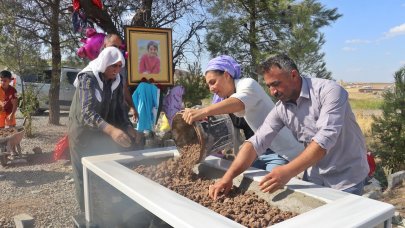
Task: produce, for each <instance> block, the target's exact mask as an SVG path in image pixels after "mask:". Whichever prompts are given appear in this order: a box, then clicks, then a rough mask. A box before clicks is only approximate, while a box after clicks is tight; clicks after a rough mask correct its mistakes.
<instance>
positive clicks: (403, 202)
mask: <svg viewBox="0 0 405 228" xmlns="http://www.w3.org/2000/svg"><path fill="white" fill-rule="evenodd" d="M380 201H383V202H386V203H389V204H392V205H394V206H395V210H396V211H398V212H399V213H400V215H401V217H402V218H405V183H402V185H400V186H397V187H395V188H394V189H392V190H391V191H390V192H389V193H387V194H384V195H383V197H382V198H381V199H380Z"/></svg>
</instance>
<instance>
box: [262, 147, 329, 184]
mask: <svg viewBox="0 0 405 228" xmlns="http://www.w3.org/2000/svg"><path fill="white" fill-rule="evenodd" d="M325 154H326V150H325V149H323V148H322V147H321V146H319V144H318V143H316V142H315V141H312V142H311V143H310V144H309V145H308V146H307V148H305V150H304V151H303V152H302V153H301V154H300V155H299V156H298V157H296V158H295V159H294V160H292V161H291V162H290V163H288V164H286V165H283V166H278V167H276V168H274V169H273V170H272V171H271V172H270V173H269V174H267V175H266V176H265V177H264V178H263V179H262V180H261V181H260V183H259V186H260V189H261V190H262V191H263V192H274V191H276V190H277V189H280V188H282V187H283V186H284V185H286V184H287V182H288V181H289V180H290V179H291V178H293V177H295V176H296V175H298V174H299V173H301V172H302V171H304V170H306V169H307V168H309V167H311V166H313V165H315V164H316V163H317V162H319V161H320V160H321V159H322V158H323V157H324V156H325Z"/></svg>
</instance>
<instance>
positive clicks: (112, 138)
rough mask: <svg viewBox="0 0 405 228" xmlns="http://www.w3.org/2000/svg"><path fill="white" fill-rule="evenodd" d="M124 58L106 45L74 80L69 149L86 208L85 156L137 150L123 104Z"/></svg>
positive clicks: (115, 49)
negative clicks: (74, 90) (83, 163)
mask: <svg viewBox="0 0 405 228" xmlns="http://www.w3.org/2000/svg"><path fill="white" fill-rule="evenodd" d="M124 64H125V59H124V56H123V55H122V54H121V51H120V50H119V49H117V48H115V47H107V48H105V49H103V51H101V53H100V55H99V56H98V57H97V58H96V59H94V60H93V61H91V62H90V63H89V65H87V66H86V67H85V68H84V69H83V70H82V71H81V72H80V73H79V74H78V75H77V80H76V81H75V82H74V84H75V86H76V92H75V95H74V96H73V100H72V104H71V106H70V112H69V149H70V156H71V160H72V167H73V176H74V180H75V187H76V197H77V200H78V203H79V205H80V209H81V210H82V211H84V196H83V166H82V163H81V159H82V158H83V157H86V156H93V155H100V154H108V153H115V152H120V151H127V150H131V149H134V146H135V141H136V136H137V133H136V131H135V130H134V128H133V127H132V124H131V122H130V121H129V117H128V112H127V109H126V108H125V106H124V102H123V101H124V92H123V79H122V77H121V76H120V74H119V72H120V71H121V68H123V67H124Z"/></svg>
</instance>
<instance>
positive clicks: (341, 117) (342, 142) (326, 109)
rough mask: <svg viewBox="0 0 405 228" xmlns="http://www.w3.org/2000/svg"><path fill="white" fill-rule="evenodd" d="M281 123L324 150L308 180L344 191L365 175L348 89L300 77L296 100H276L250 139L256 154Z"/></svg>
mask: <svg viewBox="0 0 405 228" xmlns="http://www.w3.org/2000/svg"><path fill="white" fill-rule="evenodd" d="M284 126H286V127H288V128H289V129H291V131H292V133H293V135H294V136H295V137H296V138H297V140H298V141H299V142H302V143H304V144H309V143H310V142H311V141H315V142H316V143H318V144H319V146H321V147H322V148H324V149H325V150H326V155H325V156H324V157H323V158H322V159H321V160H320V161H319V162H318V163H317V164H315V165H314V166H313V167H312V169H311V170H310V173H309V180H310V181H311V182H313V183H316V184H319V185H322V186H327V187H332V188H335V189H340V190H343V189H347V188H350V187H352V186H354V185H356V184H358V183H360V182H361V181H363V180H364V179H365V177H366V176H367V174H368V171H369V168H368V164H367V159H366V146H365V141H364V137H363V134H362V132H361V130H360V127H359V126H358V124H357V122H356V120H355V116H354V114H353V112H352V110H351V107H350V104H349V98H348V93H347V91H346V90H344V89H343V88H342V87H341V86H339V85H338V84H337V83H336V82H334V81H331V80H325V79H318V78H306V77H302V86H301V92H300V96H299V98H298V99H297V101H296V103H292V102H291V103H290V102H286V103H283V102H280V101H279V102H277V104H276V107H275V108H273V109H272V111H271V112H270V113H269V114H268V116H267V117H266V119H265V121H264V123H263V125H262V126H261V127H260V128H259V130H258V131H257V132H256V134H255V135H254V136H253V137H252V138H250V139H249V141H250V142H251V143H252V144H253V147H254V148H255V150H256V152H257V153H259V155H260V153H261V152H262V151H264V149H265V148H267V147H269V145H270V144H271V142H272V141H273V139H274V138H275V136H276V135H277V132H278V131H279V130H280V129H282V128H283V127H284Z"/></svg>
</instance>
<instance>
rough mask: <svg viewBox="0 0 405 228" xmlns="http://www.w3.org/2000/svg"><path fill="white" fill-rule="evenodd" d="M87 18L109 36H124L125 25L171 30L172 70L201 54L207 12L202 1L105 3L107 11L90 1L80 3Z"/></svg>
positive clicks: (123, 0) (157, 0)
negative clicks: (192, 56)
mask: <svg viewBox="0 0 405 228" xmlns="http://www.w3.org/2000/svg"><path fill="white" fill-rule="evenodd" d="M80 4H81V6H82V7H83V9H84V11H85V12H86V15H87V16H88V17H90V18H92V19H94V21H95V23H97V25H98V26H99V27H100V28H102V29H103V30H104V31H105V32H107V33H117V34H120V35H121V37H123V34H124V26H138V27H146V28H172V30H173V42H172V48H173V70H174V69H175V68H176V66H177V67H178V66H179V65H180V64H184V63H186V62H187V60H188V59H187V58H188V56H191V55H198V53H200V52H201V50H202V48H203V43H202V39H201V37H200V36H201V34H200V33H202V31H203V30H204V28H205V19H206V12H205V9H204V7H203V5H202V1H201V0H187V1H183V0H143V1H133V0H120V1H113V0H105V1H104V8H103V9H99V8H97V7H94V5H93V4H92V2H91V1H90V0H80Z"/></svg>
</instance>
